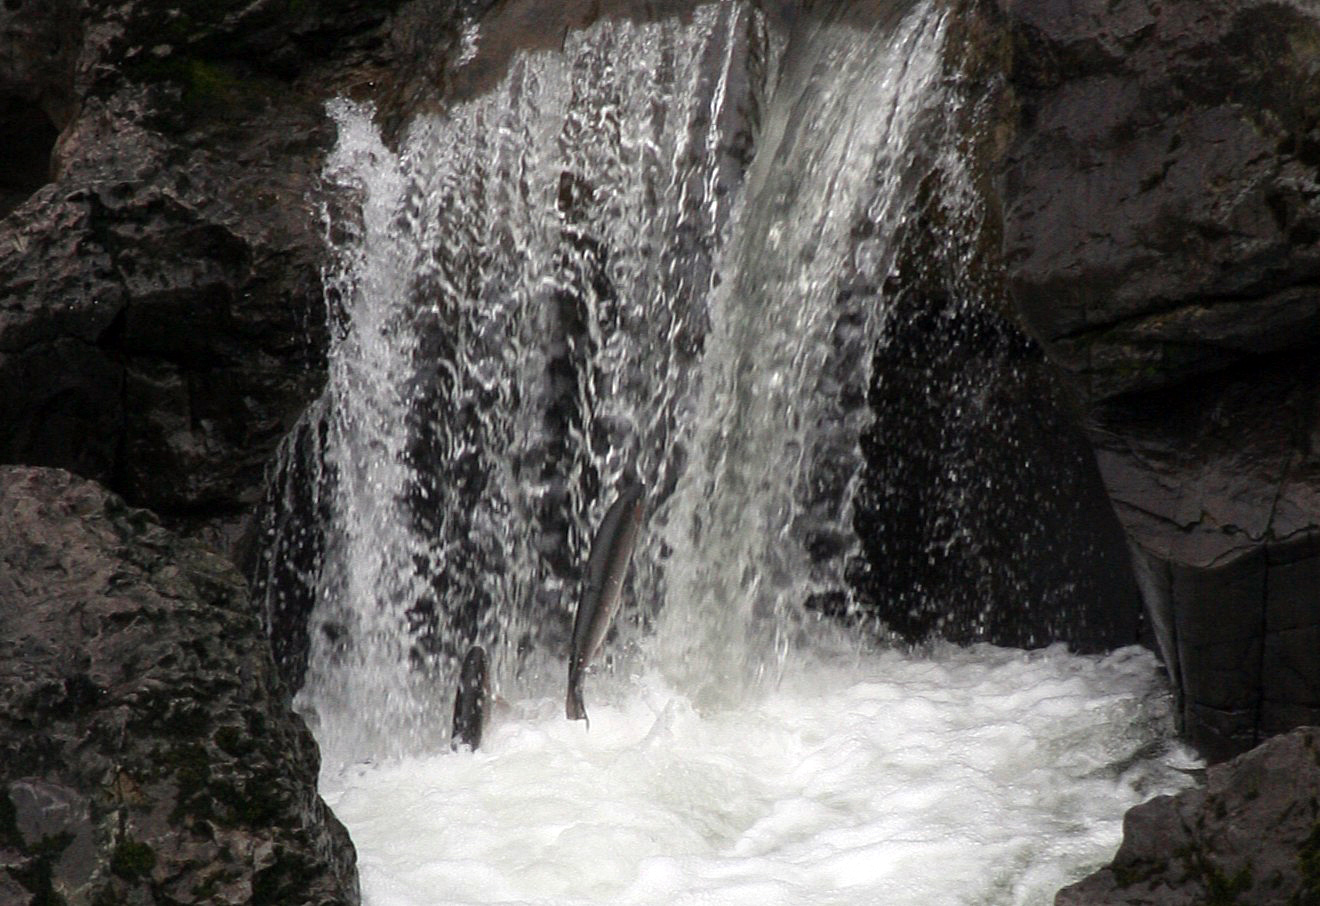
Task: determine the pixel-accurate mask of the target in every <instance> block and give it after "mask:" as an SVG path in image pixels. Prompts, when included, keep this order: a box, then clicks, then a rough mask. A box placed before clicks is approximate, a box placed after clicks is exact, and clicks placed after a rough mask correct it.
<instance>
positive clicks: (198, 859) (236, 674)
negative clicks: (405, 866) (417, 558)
mask: <svg viewBox="0 0 1320 906" xmlns="http://www.w3.org/2000/svg"><path fill="white" fill-rule="evenodd" d="M318 761H319V757H318V753H317V749H316V744H315V742H314V741H313V740H312V737H311V735H310V734H309V733H308V731H307V729H306V727H305V726H304V725H303V723H302V721H301V719H300V718H298V717H297V716H296V715H294V714H293V712H292V711H291V709H290V707H289V705H288V703H287V698H286V692H285V690H284V688H283V687H282V686H281V684H280V683H279V681H278V679H277V678H276V674H275V670H274V665H273V664H272V662H271V658H270V652H269V647H268V645H267V643H266V640H265V638H264V636H263V633H262V629H261V626H260V624H259V623H258V621H257V620H256V618H255V617H254V616H253V615H252V611H251V607H250V604H249V602H248V599H247V592H246V588H245V586H244V583H243V581H242V579H241V577H240V576H239V575H238V574H237V572H236V571H235V570H234V568H233V567H232V565H230V564H229V563H228V562H227V561H225V560H224V559H223V558H221V557H219V556H218V555H216V554H214V553H211V552H209V551H207V550H206V549H205V548H203V547H202V546H201V545H200V544H197V543H196V542H193V541H188V540H184V539H181V538H179V537H178V536H176V535H174V534H172V533H171V532H169V531H167V530H166V529H164V528H163V527H162V526H161V525H160V524H159V523H158V522H157V521H156V520H155V518H154V517H152V516H151V514H149V513H147V512H145V511H143V510H138V509H133V508H130V507H128V506H126V505H125V504H124V503H123V501H122V500H121V499H120V498H118V497H116V496H114V495H113V494H109V493H107V492H106V491H105V490H103V489H102V488H100V487H98V486H97V485H95V484H93V483H91V482H88V481H85V480H83V479H80V478H77V477H75V476H73V475H71V474H69V473H67V472H64V471H60V470H54V469H37V468H17V467H3V468H0V899H2V900H3V902H6V903H15V904H19V903H53V902H66V903H69V904H90V903H97V904H101V903H142V904H151V903H162V904H163V903H233V904H239V903H287V904H325V906H329V904H353V903H356V902H357V901H358V893H357V880H356V874H355V870H354V862H355V856H354V852H353V847H352V844H351V843H350V841H349V839H348V835H347V833H346V832H345V831H344V829H343V827H342V826H341V825H340V824H339V822H338V821H337V820H336V819H335V817H334V815H333V814H331V813H330V811H329V809H327V808H326V807H325V805H324V803H323V802H322V801H321V800H320V798H319V797H318V795H317V793H316V775H317V770H318Z"/></svg>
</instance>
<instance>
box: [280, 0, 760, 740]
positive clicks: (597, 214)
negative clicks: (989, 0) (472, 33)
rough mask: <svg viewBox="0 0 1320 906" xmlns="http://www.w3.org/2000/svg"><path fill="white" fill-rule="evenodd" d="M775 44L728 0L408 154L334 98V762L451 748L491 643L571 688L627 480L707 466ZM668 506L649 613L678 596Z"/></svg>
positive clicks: (417, 127) (610, 27) (329, 585)
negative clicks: (736, 227)
mask: <svg viewBox="0 0 1320 906" xmlns="http://www.w3.org/2000/svg"><path fill="white" fill-rule="evenodd" d="M774 53H775V51H774V48H773V47H772V46H771V42H770V39H769V36H768V35H767V33H766V26H765V23H764V21H763V19H762V17H761V16H760V14H759V13H757V12H755V11H753V10H752V9H751V8H750V7H748V6H746V5H743V4H740V3H717V4H709V5H704V6H700V7H698V8H697V9H696V10H695V11H694V12H693V14H692V16H691V18H690V19H689V20H683V21H665V22H652V23H637V22H632V21H628V20H622V19H621V20H603V21H602V22H600V23H599V24H598V25H596V26H595V27H593V28H591V29H588V30H585V31H582V32H580V33H575V34H571V35H569V36H568V37H567V38H566V43H565V47H564V49H563V51H562V52H561V53H548V52H542V53H536V54H529V55H526V56H524V57H521V58H518V59H515V60H514V61H513V62H512V64H511V65H510V67H509V70H508V72H507V74H506V75H505V77H504V79H503V81H502V83H501V84H500V85H499V86H498V88H497V89H496V90H494V91H493V92H491V93H490V94H488V95H485V96H482V97H479V98H476V99H473V100H469V101H466V102H463V103H461V104H458V105H455V106H454V107H453V108H452V109H450V110H448V111H446V112H445V113H444V114H442V115H426V116H420V117H418V118H417V120H416V121H415V122H414V123H413V124H412V125H411V127H410V129H409V130H408V131H407V133H406V134H405V135H404V136H403V137H402V139H401V141H400V146H399V148H398V150H397V152H395V151H391V150H390V149H389V148H387V147H386V146H385V145H384V143H383V142H382V140H381V138H380V136H379V134H378V132H377V130H376V128H375V126H374V125H373V123H372V111H371V109H370V108H369V107H366V106H361V105H356V104H352V103H349V102H338V103H336V104H334V105H333V106H332V109H331V113H332V115H333V117H334V118H335V121H336V122H337V124H338V126H339V129H340V137H339V142H338V144H337V146H336V148H335V151H334V153H333V154H332V156H331V158H330V160H329V161H328V163H327V167H326V178H327V182H329V183H330V184H332V185H334V186H336V187H338V189H337V193H336V196H335V199H336V201H335V205H334V210H333V211H330V212H328V214H327V220H328V230H327V235H328V238H329V241H330V244H331V249H332V259H333V262H334V265H333V267H332V269H331V271H330V272H329V273H328V274H327V281H326V282H327V285H328V287H329V292H328V299H329V300H330V304H329V308H330V320H331V324H332V328H333V329H334V340H333V344H332V348H331V353H330V361H331V368H330V379H329V383H328V387H327V390H326V394H325V398H324V399H323V401H322V406H321V408H319V409H318V410H317V412H316V414H315V416H314V417H315V418H319V419H322V420H323V421H324V423H325V425H326V428H325V430H324V431H323V432H322V433H323V435H324V439H323V441H322V442H321V445H320V447H321V449H320V452H319V456H320V457H321V459H322V460H323V461H324V470H323V474H322V476H321V478H320V481H321V482H322V484H323V485H324V486H325V487H326V491H325V496H326V498H327V499H328V502H327V503H326V504H325V505H324V507H323V508H324V509H325V510H327V511H328V513H329V515H328V523H329V524H328V525H327V526H326V527H325V529H324V531H325V535H326V540H325V542H324V551H323V554H322V561H323V565H322V568H321V571H320V574H319V576H318V577H317V578H316V580H315V592H316V598H317V603H316V609H315V612H314V614H313V617H312V630H311V652H310V660H309V667H308V674H307V679H306V684H305V686H304V689H303V692H302V694H301V696H300V702H301V704H302V706H303V707H304V708H305V709H306V710H307V712H308V714H309V716H310V717H311V719H312V720H313V722H314V723H315V724H317V725H318V726H319V727H320V732H321V734H322V736H323V738H324V739H326V740H328V741H329V742H328V746H329V748H330V750H331V752H330V753H329V756H330V757H331V758H335V757H343V758H349V759H351V758H356V757H364V756H366V755H369V754H371V753H373V752H379V751H384V752H390V751H408V750H411V749H415V748H418V747H422V748H425V747H427V746H434V745H436V744H438V742H439V741H440V739H441V738H442V737H443V735H444V733H445V732H446V730H445V724H446V720H445V718H444V710H445V708H446V707H447V699H448V695H449V694H450V691H449V690H452V688H453V680H454V677H455V676H456V668H457V664H458V662H459V660H461V658H462V655H463V652H464V650H465V649H466V647H467V645H469V644H473V643H479V644H483V645H485V646H486V647H487V649H488V651H490V652H491V654H492V656H493V661H494V664H495V675H496V677H497V687H498V688H499V689H500V691H501V692H503V693H505V694H512V690H514V689H515V688H517V687H518V684H519V683H520V682H522V683H524V684H525V685H526V684H530V686H531V687H538V688H539V686H538V684H544V682H546V681H548V680H549V677H550V676H551V675H552V674H553V679H554V681H555V682H562V676H561V674H562V672H563V670H562V664H563V657H564V650H565V647H566V644H567V641H566V640H567V637H568V626H569V624H570V620H571V615H572V608H573V606H574V603H575V600H574V596H575V594H576V591H577V584H576V581H577V573H578V566H579V564H580V563H581V562H582V561H584V560H585V557H586V553H587V545H588V543H589V539H590V535H591V532H592V530H593V528H594V526H595V525H596V524H597V523H598V521H599V519H600V517H601V515H602V514H603V512H604V510H605V508H606V507H607V506H608V504H609V503H610V501H611V499H612V495H613V492H614V489H615V487H616V486H617V484H618V482H619V480H620V477H621V476H622V475H623V474H624V472H625V470H628V471H630V472H633V473H636V474H637V475H639V476H640V477H641V478H642V479H643V480H644V481H645V482H646V483H647V485H648V487H649V488H651V490H652V493H651V499H652V500H653V501H663V500H664V499H665V498H666V496H667V495H668V494H670V493H671V492H672V490H673V488H674V487H675V485H676V484H678V483H679V480H680V477H681V475H682V472H683V470H684V468H685V466H686V464H687V459H688V456H689V447H690V443H691V434H692V432H693V418H694V413H695V405H696V403H695V394H696V392H697V389H698V387H699V384H700V381H701V375H702V370H703V369H702V361H703V358H704V356H703V347H704V345H705V343H706V340H707V334H708V331H709V327H708V323H709V319H710V317H711V305H712V301H711V295H712V290H713V288H714V287H715V286H716V285H717V284H718V283H719V282H720V275H719V273H718V270H717V268H718V262H719V259H720V256H721V253H722V250H723V248H724V246H725V244H726V236H727V234H728V232H729V228H730V212H731V210H732V208H733V207H734V204H735V199H736V198H737V197H738V195H739V193H740V186H741V182H742V175H743V170H744V169H745V165H746V160H747V158H748V155H749V150H748V149H749V144H750V141H751V135H752V133H753V132H754V131H755V130H756V128H757V119H758V116H759V105H760V104H761V103H762V98H763V95H764V92H765V91H766V87H767V79H768V72H769V70H770V68H771V67H770V65H769V64H770V58H771V56H772V55H773V54H774ZM345 199H347V200H345ZM663 519H664V516H663V514H661V513H660V512H658V511H657V512H654V513H653V515H652V525H651V528H650V529H649V530H648V533H647V537H648V540H647V541H646V542H645V544H644V549H643V550H641V551H639V552H638V555H637V557H636V560H637V563H638V567H637V569H636V570H635V577H634V581H633V583H632V590H631V592H630V595H629V598H630V600H631V601H634V602H640V605H639V606H635V607H633V608H632V609H631V613H630V615H629V616H628V617H627V618H626V619H625V620H624V621H623V622H629V621H631V623H632V624H634V626H635V627H640V626H641V625H642V624H645V623H648V622H649V621H650V619H651V618H652V617H653V616H654V614H655V613H656V612H657V611H658V610H659V609H661V601H662V598H663V595H664V591H663V589H664V586H665V575H664V573H665V570H664V566H663V564H662V563H661V561H662V559H663V556H662V555H661V554H660V550H661V548H662V546H663V542H662V536H661V533H660V531H659V530H658V526H659V524H660V523H661V522H662V521H663ZM624 629H625V632H624V635H625V636H626V635H627V634H628V633H627V631H626V627H624Z"/></svg>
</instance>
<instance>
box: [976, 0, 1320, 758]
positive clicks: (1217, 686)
mask: <svg viewBox="0 0 1320 906" xmlns="http://www.w3.org/2000/svg"><path fill="white" fill-rule="evenodd" d="M997 15H1000V16H1002V17H1003V21H1004V22H1005V24H1006V26H1007V31H1008V34H1009V36H1010V40H1011V41H1012V45H1013V54H1014V61H1013V64H1012V68H1011V76H1010V84H1009V91H1008V93H1007V102H1008V103H1010V104H1011V105H1013V106H1014V107H1016V114H1015V115H1014V116H1013V117H1011V118H1010V122H1013V123H1015V131H1014V132H1013V137H1012V139H1011V141H1010V142H1009V144H1008V145H1007V146H1006V148H1005V150H1004V154H1003V156H1002V159H1001V163H1000V180H999V187H1000V196H1001V202H1002V205H1003V230H1004V255H1005V267H1006V275H1007V279H1008V285H1009V290H1010V295H1011V297H1012V299H1013V301H1014V304H1015V307H1016V309H1017V311H1018V314H1019V316H1020V318H1021V320H1022V322H1023V323H1024V324H1025V326H1026V327H1027V329H1028V330H1029V331H1030V332H1031V333H1032V334H1033V336H1035V337H1036V338H1037V339H1038V340H1039V341H1040V342H1041V344H1042V346H1043V348H1044V349H1045V352H1046V354H1047V356H1048V357H1049V358H1050V360H1051V361H1053V362H1054V363H1056V364H1058V365H1060V366H1062V367H1063V368H1064V369H1066V370H1067V371H1069V372H1070V373H1071V375H1072V378H1073V382H1074V385H1075V386H1076V388H1077V390H1078V393H1079V396H1080V399H1081V402H1082V404H1083V406H1084V407H1085V409H1086V412H1087V417H1088V420H1089V421H1090V423H1091V429H1090V435H1091V440H1092V442H1093V444H1094V445H1095V447H1096V451H1097V459H1098V461H1099V465H1100V469H1101V473H1102V475H1103V477H1104V480H1105V484H1106V487H1107V488H1108V491H1109V494H1110V497H1111V499H1112V500H1113V502H1114V505H1115V509H1116V510H1117V512H1118V515H1119V518H1120V520H1121V521H1122V523H1123V527H1124V529H1125V530H1126V532H1127V535H1128V540H1129V543H1130V545H1131V548H1132V552H1133V560H1134V563H1135V566H1136V569H1137V573H1138V578H1139V581H1140V583H1141V585H1142V590H1143V597H1144V599H1145V603H1146V609H1147V612H1148V615H1149V617H1150V619H1151V623H1152V625H1153V627H1154V630H1155V635H1156V637H1157V639H1158V643H1159V647H1160V650H1161V653H1162V655H1163V657H1164V660H1165V662H1166V664H1167V665H1168V666H1169V668H1170V673H1171V675H1172V677H1173V679H1174V681H1175V684H1176V685H1177V686H1178V688H1179V692H1180V696H1181V700H1182V707H1181V715H1182V719H1183V724H1184V729H1185V731H1186V733H1187V735H1188V737H1189V738H1190V739H1191V740H1192V741H1193V742H1194V743H1196V744H1197V745H1198V746H1200V747H1201V748H1202V749H1203V750H1204V751H1205V752H1206V754H1207V755H1209V756H1210V757H1211V758H1216V759H1217V758H1223V757H1227V756H1229V755H1231V754H1234V753H1236V752H1240V751H1243V750H1245V749H1247V748H1249V747H1250V746H1252V745H1254V744H1255V743H1256V742H1259V741H1260V740H1261V739H1263V738H1265V737H1266V736H1268V735H1270V734H1272V733H1277V732H1281V731H1283V730H1286V729H1288V728H1289V727H1292V726H1296V725H1298V724H1301V723H1315V722H1316V721H1317V720H1320V658H1315V657H1313V656H1311V654H1310V653H1309V652H1311V651H1314V650H1315V649H1314V644H1313V643H1314V642H1315V641H1316V639H1317V633H1318V632H1320V584H1317V583H1316V582H1315V581H1314V577H1315V576H1316V575H1317V574H1320V559H1317V553H1318V550H1317V539H1320V459H1318V458H1317V457H1318V456H1320V454H1318V453H1317V451H1318V450H1320V443H1318V441H1320V408H1318V407H1317V398H1318V397H1317V393H1320V369H1318V368H1317V366H1316V362H1317V361H1320V356H1318V355H1317V353H1320V116H1318V114H1317V111H1320V78H1318V77H1317V74H1320V10H1317V8H1316V7H1315V6H1314V4H1310V3H1301V2H1256V0H1215V2H1211V3H1209V4H1207V3H1204V2H1193V0H1176V2H1172V3H1163V4H1156V5H1152V4H1146V3H1139V2H1127V0H1122V2H1118V3H1109V2H1102V0H1086V2H1082V3H1067V4H1064V3H1059V2H1052V0H999V2H998V13H997Z"/></svg>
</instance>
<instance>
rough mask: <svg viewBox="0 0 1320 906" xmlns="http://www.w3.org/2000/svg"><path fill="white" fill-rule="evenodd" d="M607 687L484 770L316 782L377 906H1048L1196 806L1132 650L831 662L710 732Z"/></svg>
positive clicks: (801, 669)
mask: <svg viewBox="0 0 1320 906" xmlns="http://www.w3.org/2000/svg"><path fill="white" fill-rule="evenodd" d="M613 680H614V681H613V684H612V685H611V684H608V683H601V684H598V686H599V688H598V689H597V690H596V694H597V696H598V698H599V701H598V702H597V703H596V705H595V707H594V709H593V711H592V716H593V721H592V725H591V730H590V732H587V731H585V730H584V728H583V726H582V725H581V724H579V723H569V722H567V721H565V720H564V719H563V714H562V702H561V701H560V700H559V697H558V696H553V695H551V696H546V697H545V698H539V699H531V700H526V701H520V702H514V703H512V704H511V705H510V706H509V707H508V708H507V709H506V710H505V711H504V713H503V714H500V715H497V716H496V718H495V720H494V722H493V724H492V726H491V728H490V732H489V735H488V737H487V740H486V742H485V743H484V745H483V749H482V750H481V751H479V752H476V753H471V754H458V755H450V754H444V755H439V754H437V755H434V756H419V757H411V758H407V759H404V760H398V761H391V762H387V763H380V764H359V765H354V766H349V767H346V768H343V769H340V770H339V771H337V772H335V773H333V774H331V775H329V776H326V777H325V778H323V783H322V786H323V791H324V795H325V796H326V798H327V801H328V802H329V803H330V804H331V806H332V807H333V808H334V810H335V812H336V814H337V815H339V817H340V818H341V819H342V820H343V821H344V822H345V824H346V825H347V826H348V828H349V830H350V832H351V833H352V836H353V840H354V842H355V844H356V846H357V850H358V859H359V869H360V872H361V876H362V880H363V886H364V898H365V902H366V904H367V906H414V904H439V903H444V904H466V903H528V904H530V903H592V902H609V903H630V904H643V903H666V904H672V903H721V904H740V903H747V904H756V906H769V904H779V903H783V904H834V903H839V904H842V903H849V904H856V903H883V904H886V906H905V904H912V906H935V904H986V906H989V904H1047V903H1050V902H1052V899H1053V895H1054V892H1055V891H1056V890H1058V889H1059V888H1060V887H1061V886H1063V885H1065V884H1067V883H1069V882H1070V881H1072V880H1074V879H1076V878H1077V877H1079V876H1081V875H1082V874H1084V873H1085V872H1087V871H1089V870H1092V869H1094V868H1095V867H1097V866H1098V865H1099V864H1100V863H1102V862H1105V861H1108V859H1109V858H1111V856H1112V853H1113V849H1114V847H1115V846H1116V844H1117V842H1118V840H1119V837H1120V835H1121V818H1122V815H1123V812H1124V811H1125V810H1126V809H1127V808H1129V807H1131V806H1132V805H1135V804H1136V803H1138V802H1140V801H1143V800H1145V799H1146V798H1148V797H1150V796H1153V795H1157V794H1160V793H1166V792H1172V791H1175V790H1177V789H1179V788H1182V787H1185V786H1187V785H1189V784H1190V783H1191V780H1190V779H1189V777H1188V775H1187V772H1186V771H1185V770H1183V769H1185V768H1187V767H1189V766H1192V765H1193V764H1194V762H1193V760H1192V759H1191V757H1190V755H1189V754H1188V753H1187V752H1185V751H1184V750H1182V749H1181V748H1178V747H1170V746H1168V745H1167V744H1165V743H1164V742H1162V740H1164V739H1165V738H1166V737H1167V733H1168V729H1169V728H1168V726H1167V720H1168V716H1169V709H1168V704H1169V703H1168V700H1167V693H1166V692H1165V687H1164V685H1163V683H1162V682H1161V681H1160V679H1159V675H1158V671H1157V665H1156V663H1155V660H1154V658H1153V657H1152V656H1151V655H1150V654H1149V653H1148V652H1146V651H1144V650H1143V649H1139V648H1130V649H1124V650H1121V651H1119V652H1117V653H1115V654H1112V655H1109V656H1107V657H1091V656H1077V655H1072V654H1069V653H1067V652H1066V651H1065V650H1064V649H1063V648H1062V646H1055V647H1053V648H1049V649H1045V650H1042V651H1037V652H1031V653H1027V652H1022V651H1016V650H1009V649H997V648H992V647H989V646H974V647H971V648H966V649H960V648H954V647H952V646H950V647H947V648H941V649H939V650H935V651H932V652H925V653H923V654H921V655H920V656H915V655H909V654H902V653H898V652H895V651H888V652H879V653H870V654H865V655H862V656H861V657H860V658H858V657H857V656H856V655H855V654H854V655H849V654H846V653H838V654H836V655H835V656H832V657H831V656H829V655H828V654H823V653H817V654H815V655H813V656H810V657H807V658H804V659H803V660H802V661H800V662H798V663H797V664H796V665H795V666H794V667H793V668H792V669H790V670H789V671H788V672H787V673H786V674H785V676H784V677H783V679H782V681H781V683H780V684H779V686H778V687H777V688H775V689H767V690H763V691H762V693H761V694H760V695H759V696H758V697H757V698H756V699H754V700H750V701H747V702H745V703H744V704H743V705H742V706H740V707H737V708H730V709H727V710H716V711H700V712H699V711H697V710H695V709H694V708H693V706H692V704H691V703H690V701H689V699H688V698H686V697H685V696H684V695H683V694H682V693H680V692H677V691H675V690H674V689H673V688H672V687H670V686H669V685H667V684H666V682H665V681H664V680H663V679H662V678H661V677H660V676H659V675H658V674H654V673H648V674H646V675H642V676H634V677H631V678H626V679H625V678H619V677H616V678H613Z"/></svg>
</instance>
